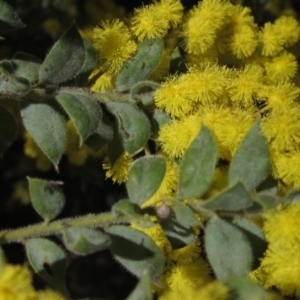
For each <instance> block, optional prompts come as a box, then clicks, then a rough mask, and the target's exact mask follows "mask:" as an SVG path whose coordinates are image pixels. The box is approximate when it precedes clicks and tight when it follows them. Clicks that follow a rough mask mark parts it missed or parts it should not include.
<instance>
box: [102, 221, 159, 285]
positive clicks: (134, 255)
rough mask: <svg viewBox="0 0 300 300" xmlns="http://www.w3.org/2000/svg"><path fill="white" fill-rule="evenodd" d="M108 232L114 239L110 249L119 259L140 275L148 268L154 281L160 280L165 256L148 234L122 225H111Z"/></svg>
mask: <svg viewBox="0 0 300 300" xmlns="http://www.w3.org/2000/svg"><path fill="white" fill-rule="evenodd" d="M107 232H108V233H109V235H110V238H111V241H112V244H111V248H110V249H111V251H112V253H113V255H114V256H115V258H116V259H117V261H119V262H120V263H121V264H122V265H123V266H124V267H125V268H126V269H127V270H128V271H130V272H131V273H133V274H134V275H136V276H138V277H141V276H142V275H143V274H144V271H145V270H148V272H149V275H150V278H151V280H152V281H154V282H157V281H158V280H159V278H160V276H161V274H162V272H163V270H164V265H165V258H164V254H163V253H162V251H161V250H160V249H159V248H158V246H157V245H156V244H155V242H154V241H153V240H152V239H151V238H150V237H149V236H148V235H146V234H145V233H143V232H141V231H139V230H135V229H132V228H130V227H126V226H121V225H114V226H111V227H110V228H109V229H108V230H107Z"/></svg>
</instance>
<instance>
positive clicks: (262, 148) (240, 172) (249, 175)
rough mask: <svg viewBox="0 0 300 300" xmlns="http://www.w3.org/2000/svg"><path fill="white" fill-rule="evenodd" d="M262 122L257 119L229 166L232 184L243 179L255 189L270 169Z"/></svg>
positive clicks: (245, 183) (247, 186) (248, 185)
mask: <svg viewBox="0 0 300 300" xmlns="http://www.w3.org/2000/svg"><path fill="white" fill-rule="evenodd" d="M260 123H261V120H260V119H257V121H256V122H255V124H254V125H253V127H252V128H251V129H250V131H249V132H248V133H247V134H246V136H245V138H244V140H243V141H242V143H241V145H240V147H239V148H238V149H237V151H236V153H235V155H234V156H233V158H232V161H231V164H230V168H229V182H230V185H233V184H235V183H236V182H237V181H241V182H242V183H243V184H244V185H245V187H246V189H247V190H249V191H252V190H253V189H255V188H256V187H257V186H258V184H259V183H260V182H261V181H262V180H263V178H264V177H266V176H267V175H268V173H269V171H270V164H269V150H268V145H267V141H266V138H265V137H264V136H263V135H262V133H261V129H260Z"/></svg>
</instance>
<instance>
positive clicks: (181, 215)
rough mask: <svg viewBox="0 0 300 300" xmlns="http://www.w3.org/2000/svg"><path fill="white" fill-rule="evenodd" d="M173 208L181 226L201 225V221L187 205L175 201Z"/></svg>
mask: <svg viewBox="0 0 300 300" xmlns="http://www.w3.org/2000/svg"><path fill="white" fill-rule="evenodd" d="M172 208H173V211H174V213H175V216H176V219H177V221H178V222H179V224H182V225H183V226H187V227H191V226H197V225H200V221H199V220H198V219H197V217H196V216H195V214H194V212H193V211H192V210H191V209H190V208H189V207H188V206H187V205H185V204H183V203H182V202H179V201H175V200H173V201H172Z"/></svg>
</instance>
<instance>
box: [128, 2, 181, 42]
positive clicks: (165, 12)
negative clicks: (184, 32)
mask: <svg viewBox="0 0 300 300" xmlns="http://www.w3.org/2000/svg"><path fill="white" fill-rule="evenodd" d="M182 15H183V6H182V4H181V3H180V1H179V0H161V1H157V2H155V3H154V4H151V5H147V6H143V7H141V8H137V9H135V11H134V14H133V17H132V18H131V19H130V23H131V30H132V32H133V33H134V34H135V35H136V36H137V37H138V39H139V40H140V41H142V40H144V39H145V38H159V37H160V38H161V37H163V36H165V35H166V34H167V31H168V29H169V28H170V26H172V27H176V26H177V25H178V24H179V23H180V22H181V19H182Z"/></svg>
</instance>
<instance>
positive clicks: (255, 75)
mask: <svg viewBox="0 0 300 300" xmlns="http://www.w3.org/2000/svg"><path fill="white" fill-rule="evenodd" d="M263 71H264V70H263V68H261V67H259V66H257V65H246V66H245V67H244V69H243V70H239V71H236V72H235V73H233V74H234V75H235V76H234V77H233V78H232V79H231V80H230V81H229V82H228V86H227V88H228V90H229V94H230V96H231V100H233V101H234V102H241V103H243V104H244V105H246V106H250V105H252V104H253V96H255V95H256V93H257V92H258V91H259V89H260V87H261V85H262V81H263Z"/></svg>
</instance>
